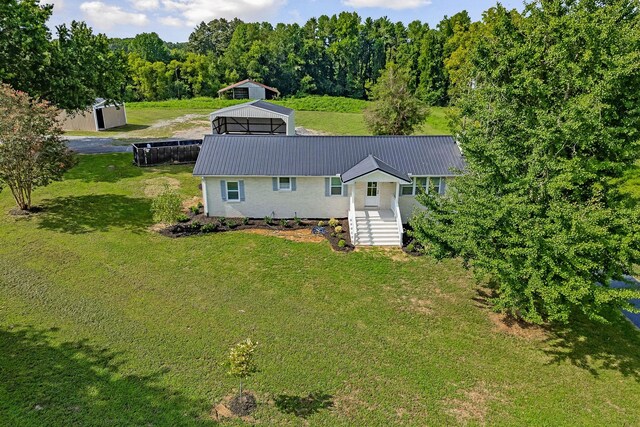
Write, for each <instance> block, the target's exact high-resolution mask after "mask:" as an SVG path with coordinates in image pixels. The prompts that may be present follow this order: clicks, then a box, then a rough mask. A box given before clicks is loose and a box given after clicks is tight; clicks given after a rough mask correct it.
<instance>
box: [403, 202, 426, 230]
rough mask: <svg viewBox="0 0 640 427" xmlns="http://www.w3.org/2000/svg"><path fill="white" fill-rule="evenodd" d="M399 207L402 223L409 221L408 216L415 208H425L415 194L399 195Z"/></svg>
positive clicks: (409, 216)
mask: <svg viewBox="0 0 640 427" xmlns="http://www.w3.org/2000/svg"><path fill="white" fill-rule="evenodd" d="M398 206H399V207H400V215H401V216H402V223H403V224H406V223H408V222H409V218H411V215H413V211H414V210H415V209H416V208H417V209H421V210H425V209H426V208H425V207H424V206H423V205H421V204H420V203H419V202H418V201H417V200H416V198H415V196H400V200H399V201H398Z"/></svg>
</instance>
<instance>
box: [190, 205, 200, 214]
mask: <svg viewBox="0 0 640 427" xmlns="http://www.w3.org/2000/svg"><path fill="white" fill-rule="evenodd" d="M189 210H190V211H191V212H192V213H193V214H195V215H198V214H199V213H200V206H191V207H190V208H189Z"/></svg>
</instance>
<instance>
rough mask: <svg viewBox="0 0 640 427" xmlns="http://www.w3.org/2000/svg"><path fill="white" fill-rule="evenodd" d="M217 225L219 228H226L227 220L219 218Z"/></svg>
mask: <svg viewBox="0 0 640 427" xmlns="http://www.w3.org/2000/svg"><path fill="white" fill-rule="evenodd" d="M218 224H220V226H221V227H226V226H227V218H225V217H223V216H221V217H220V218H218Z"/></svg>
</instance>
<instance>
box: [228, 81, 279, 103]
mask: <svg viewBox="0 0 640 427" xmlns="http://www.w3.org/2000/svg"><path fill="white" fill-rule="evenodd" d="M218 95H219V96H220V97H223V96H226V97H228V98H231V99H274V98H277V97H279V96H280V91H279V90H278V89H276V88H275V87H271V86H267V85H264V84H262V83H258V82H256V81H253V80H251V79H246V80H243V81H241V82H238V83H234V84H232V85H230V86H227V87H225V88H222V89H220V90H219V91H218Z"/></svg>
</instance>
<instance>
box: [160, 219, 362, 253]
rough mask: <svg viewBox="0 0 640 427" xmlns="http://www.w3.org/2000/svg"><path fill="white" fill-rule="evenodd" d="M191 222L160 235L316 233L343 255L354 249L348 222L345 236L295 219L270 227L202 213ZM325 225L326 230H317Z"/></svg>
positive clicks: (314, 221)
mask: <svg viewBox="0 0 640 427" xmlns="http://www.w3.org/2000/svg"><path fill="white" fill-rule="evenodd" d="M187 216H188V220H186V221H184V222H181V223H179V224H176V225H172V226H169V227H167V228H164V229H163V230H161V231H160V234H162V235H163V236H167V237H173V238H178V237H188V236H196V235H201V234H209V233H224V232H228V231H237V230H254V229H263V230H274V231H290V230H309V233H316V234H318V235H322V236H324V237H325V238H326V239H327V240H328V241H329V243H330V244H331V247H332V248H333V249H334V250H336V251H340V252H350V251H353V250H354V249H355V247H354V246H353V245H352V244H351V239H350V237H349V221H348V220H346V219H340V220H338V221H339V222H340V226H342V233H339V234H338V233H335V232H334V229H333V227H330V226H329V225H328V220H327V219H298V220H297V221H294V220H293V219H287V220H280V219H273V220H272V221H270V222H269V223H267V221H266V220H265V218H261V219H260V218H221V217H220V218H218V217H207V216H205V215H204V214H203V213H202V212H200V213H198V214H195V213H193V212H189V213H188V214H187ZM320 221H322V223H323V224H324V225H323V226H318V224H319V223H320ZM341 240H344V241H345V244H344V246H340V244H339V242H340V241H341Z"/></svg>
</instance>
